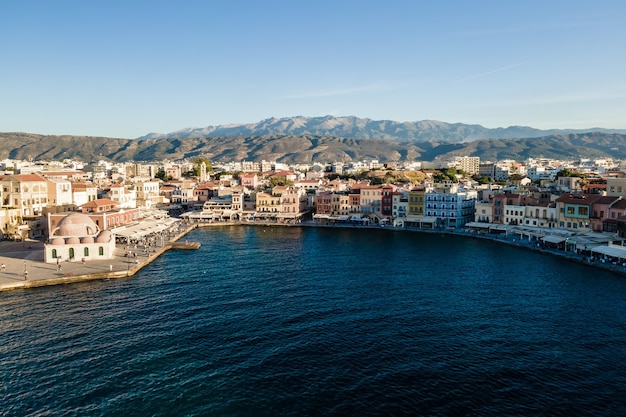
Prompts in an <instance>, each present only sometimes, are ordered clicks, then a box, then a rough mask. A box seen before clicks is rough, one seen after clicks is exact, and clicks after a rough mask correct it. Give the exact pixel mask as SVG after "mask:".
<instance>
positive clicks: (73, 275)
mask: <svg viewBox="0 0 626 417" xmlns="http://www.w3.org/2000/svg"><path fill="white" fill-rule="evenodd" d="M228 225H244V226H262V227H323V228H365V229H372V228H375V229H385V230H388V231H390V232H392V231H394V232H395V231H397V232H403V233H406V232H409V233H410V232H415V233H429V234H450V235H458V236H465V237H467V238H478V239H487V240H492V241H497V242H501V243H502V244H508V245H512V246H516V247H519V248H520V249H522V250H531V251H535V252H539V253H543V254H546V255H548V256H558V257H561V258H563V259H566V260H568V261H573V262H579V263H584V264H587V265H590V266H593V267H597V268H601V269H604V270H608V271H611V272H614V273H617V274H620V275H626V267H625V266H623V265H622V264H619V263H608V262H607V263H605V262H603V261H602V260H601V259H596V260H595V261H593V262H592V261H590V260H589V258H588V257H587V256H584V255H581V254H578V253H575V252H566V251H563V250H558V249H550V248H546V247H541V246H538V245H537V243H536V242H534V241H528V240H527V239H520V238H519V237H517V236H516V235H514V234H511V235H506V234H499V235H489V234H482V233H474V232H466V231H463V230H453V231H450V230H439V229H404V228H398V227H392V226H385V227H381V226H378V225H370V226H361V225H332V224H331V225H325V224H319V223H314V222H302V223H299V224H297V225H292V224H279V223H239V222H215V223H191V224H189V223H187V224H178V225H177V226H176V227H175V229H173V230H170V231H168V239H167V241H164V242H163V245H162V246H159V245H157V246H156V247H152V248H151V250H150V251H149V252H146V251H145V250H144V249H145V248H143V247H142V246H141V245H140V246H139V248H138V250H136V253H137V254H138V255H137V257H127V256H125V253H126V251H127V248H126V246H125V245H123V244H118V245H116V248H115V253H114V257H113V259H110V260H89V261H86V262H85V263H84V264H83V263H82V262H80V261H77V262H67V261H65V262H62V263H61V270H58V269H57V265H56V264H46V263H44V262H43V256H44V251H43V243H42V242H40V241H26V242H9V241H4V242H0V264H4V265H5V268H4V270H3V271H2V270H0V291H3V290H12V289H24V288H35V287H42V286H48V285H58V284H69V283H73V282H80V281H89V280H97V279H112V278H125V277H131V276H133V275H134V274H136V273H137V272H138V271H140V270H141V269H142V268H143V267H144V266H146V265H148V264H149V263H150V262H152V261H153V260H154V259H156V258H157V257H159V256H160V255H161V254H162V253H164V252H165V251H167V250H170V249H172V248H174V247H175V245H176V242H177V241H178V240H179V239H181V238H182V237H183V236H185V235H186V234H187V233H189V232H190V231H191V230H193V229H195V228H196V227H207V226H228ZM183 247H184V245H183ZM25 271H26V272H27V274H25ZM26 275H27V276H26Z"/></svg>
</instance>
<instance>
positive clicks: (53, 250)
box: [52, 249, 57, 259]
mask: <svg viewBox="0 0 626 417" xmlns="http://www.w3.org/2000/svg"><path fill="white" fill-rule="evenodd" d="M56 257H57V250H56V249H52V259H56Z"/></svg>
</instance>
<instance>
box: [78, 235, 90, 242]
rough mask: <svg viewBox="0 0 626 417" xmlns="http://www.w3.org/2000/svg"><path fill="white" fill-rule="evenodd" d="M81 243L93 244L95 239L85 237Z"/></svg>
mask: <svg viewBox="0 0 626 417" xmlns="http://www.w3.org/2000/svg"><path fill="white" fill-rule="evenodd" d="M80 243H93V237H91V236H85V237H84V238H82V239H81V240H80Z"/></svg>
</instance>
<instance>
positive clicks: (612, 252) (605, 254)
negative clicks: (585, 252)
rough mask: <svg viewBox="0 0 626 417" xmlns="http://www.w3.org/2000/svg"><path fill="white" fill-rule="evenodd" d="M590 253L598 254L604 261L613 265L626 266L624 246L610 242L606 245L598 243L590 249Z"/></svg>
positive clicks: (625, 249)
mask: <svg viewBox="0 0 626 417" xmlns="http://www.w3.org/2000/svg"><path fill="white" fill-rule="evenodd" d="M590 251H591V253H592V254H595V255H597V256H600V259H601V260H602V261H604V262H610V263H612V264H614V265H618V264H622V263H624V265H625V266H626V247H625V246H622V245H615V244H613V243H610V242H609V244H608V245H600V246H596V247H594V248H591V249H590Z"/></svg>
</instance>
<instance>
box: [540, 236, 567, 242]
mask: <svg viewBox="0 0 626 417" xmlns="http://www.w3.org/2000/svg"><path fill="white" fill-rule="evenodd" d="M566 240H567V238H566V237H563V236H555V235H550V236H544V237H543V241H544V242H548V243H562V242H565V241H566Z"/></svg>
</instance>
